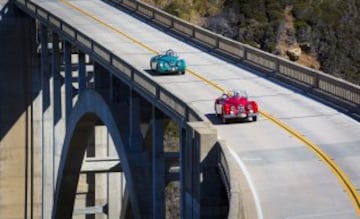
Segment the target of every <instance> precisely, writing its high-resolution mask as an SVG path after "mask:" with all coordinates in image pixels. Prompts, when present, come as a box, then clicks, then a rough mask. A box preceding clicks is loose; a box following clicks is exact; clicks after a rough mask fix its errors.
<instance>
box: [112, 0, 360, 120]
mask: <svg viewBox="0 0 360 219" xmlns="http://www.w3.org/2000/svg"><path fill="white" fill-rule="evenodd" d="M108 1H110V2H112V3H115V4H117V5H120V6H122V7H125V8H127V9H130V10H131V11H133V12H135V13H137V14H139V15H141V16H143V17H145V18H147V19H149V20H152V21H153V22H156V23H158V24H160V25H162V26H164V27H166V28H169V29H171V30H173V31H176V32H177V33H179V34H181V35H183V36H184V37H188V38H191V39H192V40H195V41H196V42H199V43H201V44H203V45H204V46H206V47H208V48H211V49H214V50H217V51H218V52H220V53H222V54H224V55H226V56H231V57H232V58H233V59H234V60H235V61H239V62H246V63H247V64H248V65H250V66H252V67H254V68H256V69H261V70H263V71H262V72H264V73H265V74H268V75H270V76H274V77H277V78H279V79H282V80H286V82H287V83H291V84H292V85H294V86H297V87H298V88H300V89H302V90H304V92H312V94H314V95H316V96H318V97H320V98H323V99H325V100H326V101H327V102H330V103H332V104H335V105H337V106H339V107H340V108H341V109H342V110H343V111H344V112H346V113H348V114H350V115H353V116H354V117H357V118H359V119H360V86H358V85H354V84H352V83H349V82H346V81H344V80H342V79H338V78H335V77H333V76H331V75H329V74H325V73H323V72H321V71H317V70H314V69H311V68H307V67H304V66H301V65H298V64H296V63H294V62H291V61H289V60H286V59H283V58H281V57H278V56H275V55H273V54H270V53H266V52H263V51H261V50H259V49H256V48H254V47H251V46H249V45H246V44H242V43H239V42H236V41H234V40H231V39H229V38H226V37H223V36H221V35H219V34H216V33H213V32H211V31H208V30H206V29H204V28H201V27H199V26H196V25H193V24H191V23H189V22H186V21H184V20H181V19H179V18H177V17H175V16H172V15H170V14H168V13H166V12H164V11H161V10H159V9H157V8H155V7H153V6H151V5H149V4H146V3H144V2H141V1H133V0H108Z"/></svg>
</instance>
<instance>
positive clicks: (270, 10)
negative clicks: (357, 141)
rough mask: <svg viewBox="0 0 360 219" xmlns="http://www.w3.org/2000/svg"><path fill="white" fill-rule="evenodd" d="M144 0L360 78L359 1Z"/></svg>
mask: <svg viewBox="0 0 360 219" xmlns="http://www.w3.org/2000/svg"><path fill="white" fill-rule="evenodd" d="M144 1H145V2H148V3H150V4H153V5H155V6H156V7H159V8H161V9H163V10H165V11H167V12H169V13H171V14H173V15H175V16H178V17H180V18H183V19H185V20H188V21H190V22H192V23H195V24H198V25H200V26H202V27H204V28H207V29H209V30H212V31H214V32H217V33H219V34H222V35H224V36H227V37H230V38H232V39H235V40H237V41H239V42H242V43H246V44H250V45H252V46H254V47H257V48H259V49H262V50H264V51H267V52H270V53H273V54H277V55H279V56H282V57H285V58H289V59H290V60H293V61H295V62H298V63H300V64H303V65H306V66H308V67H311V68H315V69H320V70H322V71H324V72H327V73H329V74H332V75H335V76H337V77H341V78H344V79H346V80H348V81H351V82H353V83H357V84H360V58H359V57H360V37H359V36H360V35H359V34H360V14H359V12H360V1H357V0H342V1H334V0H321V1H313V0H210V1H205V0H144Z"/></svg>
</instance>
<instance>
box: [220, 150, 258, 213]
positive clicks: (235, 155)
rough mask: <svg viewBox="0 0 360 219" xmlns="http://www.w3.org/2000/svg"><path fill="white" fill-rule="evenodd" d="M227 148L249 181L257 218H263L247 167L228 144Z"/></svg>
mask: <svg viewBox="0 0 360 219" xmlns="http://www.w3.org/2000/svg"><path fill="white" fill-rule="evenodd" d="M226 146H227V144H226ZM227 148H228V149H229V151H230V153H231V155H232V156H233V157H234V158H235V160H236V162H237V163H238V165H239V166H240V169H241V170H242V171H243V174H244V176H245V178H246V180H247V182H248V183H249V187H250V190H251V194H252V195H253V198H254V202H255V208H256V213H257V216H258V219H263V218H264V217H263V213H262V210H261V204H260V200H259V195H258V193H257V191H256V189H255V186H254V184H253V182H252V179H251V176H250V173H249V171H248V170H247V168H246V166H245V164H244V163H243V162H242V160H241V159H240V158H239V157H238V156H237V154H236V153H235V151H234V150H233V149H231V148H230V147H229V146H227Z"/></svg>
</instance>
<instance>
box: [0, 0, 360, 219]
mask: <svg viewBox="0 0 360 219" xmlns="http://www.w3.org/2000/svg"><path fill="white" fill-rule="evenodd" d="M1 5H2V7H1V12H0V48H1V51H0V54H1V56H0V71H1V72H0V73H1V76H2V80H1V82H0V88H1V94H0V104H1V108H0V119H1V120H0V121H1V122H0V134H1V141H0V163H1V166H0V218H9V219H10V218H165V216H166V214H168V213H166V212H167V210H166V209H167V206H168V205H169V204H170V203H169V202H166V194H167V193H166V191H165V190H166V188H169V187H171V186H170V185H174V184H173V183H174V182H175V185H178V186H179V192H178V196H179V201H178V205H177V206H178V212H179V214H180V215H179V216H178V217H181V218H186V219H187V218H309V217H310V218H311V217H313V218H314V217H317V218H329V217H337V218H357V217H358V216H359V215H360V203H359V193H358V190H359V187H360V169H359V168H360V167H359V165H358V164H359V162H360V152H359V149H358V147H357V146H358V144H359V143H360V136H359V135H358V133H359V130H360V125H359V123H358V122H357V120H358V119H359V114H360V107H359V106H360V88H359V86H356V85H353V84H350V83H347V82H344V81H342V80H339V79H336V78H333V77H330V76H327V75H325V74H323V73H321V72H317V71H314V70H312V69H307V68H303V67H300V66H297V65H295V64H293V63H291V62H289V61H287V60H282V59H279V58H277V57H275V56H272V55H271V54H266V53H263V52H261V51H259V50H256V49H254V48H251V47H249V46H246V45H242V44H240V43H237V42H233V41H231V40H229V39H226V38H224V37H222V36H219V35H216V34H214V33H210V32H208V31H206V30H203V29H201V28H199V27H196V26H194V25H191V24H188V23H186V22H184V21H182V20H179V19H177V18H175V17H172V16H170V15H168V14H166V13H164V12H162V11H159V10H157V9H155V8H153V7H151V6H149V5H146V4H144V3H141V2H137V1H109V2H102V1H95V0H94V1H66V0H63V1H40V0H39V1H25V0H15V1H9V2H2V3H1ZM169 47H173V48H175V49H176V50H177V51H179V53H180V54H181V55H183V56H185V57H186V56H187V58H186V60H188V61H189V69H188V70H187V73H186V74H185V75H184V76H164V77H162V76H161V77H160V76H156V75H153V74H152V72H151V71H149V66H148V61H149V58H150V57H151V55H153V54H155V53H156V52H158V49H160V48H163V49H166V48H169ZM244 69H245V70H246V71H247V72H246V73H244V71H245V70H244ZM225 71H226V72H225ZM204 72H206V73H204ZM221 72H224V73H221ZM219 73H221V75H220V76H219ZM229 73H230V74H229ZM239 82H240V83H239ZM238 84H241V87H244V88H248V90H250V91H251V90H252V94H251V96H252V97H253V98H258V99H259V102H260V103H261V107H264V108H266V107H267V108H268V109H271V110H272V111H270V112H271V113H268V112H265V111H262V112H261V119H260V121H258V122H257V123H245V124H244V123H240V124H230V125H228V126H224V125H221V124H220V123H219V121H218V119H217V118H216V117H215V116H214V115H213V112H212V110H213V109H212V108H213V100H214V99H215V97H216V96H217V95H218V94H219V92H220V91H221V90H222V89H224V88H228V87H234V86H235V87H236V86H239V85H238ZM284 87H285V88H284ZM262 89H264V90H262ZM269 91H270V92H273V93H270V94H269ZM257 93H258V94H257ZM281 95H284V97H283V99H281V98H280V99H277V98H278V96H281ZM274 100H275V103H276V104H274ZM276 100H277V102H276ZM314 100H316V101H314ZM289 103H294V104H293V105H291V104H289ZM274 105H276V107H274ZM277 108H281V110H279V109H277ZM279 118H282V120H281V119H279ZM284 120H285V122H284ZM304 123H306V125H305V124H304ZM309 123H310V125H309ZM339 124H340V125H339ZM290 126H291V127H290ZM279 127H280V129H281V131H279ZM339 127H341V130H339ZM294 129H296V131H295V130H294ZM297 130H301V131H297ZM317 130H326V131H325V132H324V133H318V131H317ZM169 136H172V137H174V138H173V140H174V142H171V141H168V138H169ZM289 136H290V138H289ZM304 136H305V137H304ZM224 140H225V141H224ZM304 145H305V146H306V147H304ZM270 172H271V173H272V174H270V175H267V174H268V173H270ZM279 179H283V180H279ZM299 181H300V183H299ZM330 201H332V203H335V206H336V207H334V204H332V203H331V204H329V202H330Z"/></svg>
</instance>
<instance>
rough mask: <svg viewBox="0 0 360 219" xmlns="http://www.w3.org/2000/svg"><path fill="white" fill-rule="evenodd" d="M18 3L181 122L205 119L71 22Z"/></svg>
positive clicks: (23, 1)
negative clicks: (77, 28)
mask: <svg viewBox="0 0 360 219" xmlns="http://www.w3.org/2000/svg"><path fill="white" fill-rule="evenodd" d="M15 2H16V4H17V6H18V7H19V8H21V9H22V10H24V11H25V12H27V13H29V14H30V15H31V16H32V17H34V18H37V19H38V20H39V21H40V22H42V23H44V24H46V25H47V26H48V27H49V28H51V29H52V30H53V31H54V32H56V33H58V34H59V35H60V36H62V37H63V38H64V39H66V40H68V41H69V42H71V43H72V44H74V45H76V46H77V47H79V48H80V49H81V50H82V51H83V52H85V53H87V54H89V56H90V57H91V58H93V59H94V60H96V61H97V62H99V63H102V64H103V66H104V67H105V68H107V69H108V70H110V71H111V72H115V75H116V76H118V77H119V78H120V79H121V80H122V81H124V82H125V83H126V84H128V85H129V86H132V87H133V88H134V89H135V90H137V91H139V93H140V94H141V95H143V97H144V98H146V99H147V100H148V101H149V102H151V103H153V104H154V105H155V106H157V107H159V108H161V109H163V110H164V112H165V113H167V114H168V115H169V116H170V117H171V118H173V119H174V120H175V121H176V122H177V123H178V124H185V123H186V122H191V121H201V120H202V119H201V117H200V116H199V114H198V113H197V112H195V111H194V110H193V109H192V108H191V107H189V106H188V105H187V104H186V103H185V102H184V101H182V100H181V99H179V98H178V97H176V96H174V95H173V94H172V93H171V92H169V91H167V90H166V89H165V88H163V87H162V86H160V85H159V84H157V83H156V82H155V81H153V80H152V79H150V78H149V77H146V76H145V74H144V72H142V71H140V70H138V69H136V68H134V67H132V66H131V65H130V64H128V63H127V62H126V61H125V60H123V59H121V58H120V57H118V56H116V55H114V54H113V53H112V52H111V51H109V50H108V49H106V48H105V47H103V46H102V45H101V44H99V43H97V42H96V41H94V40H93V39H91V38H89V37H88V36H86V34H84V33H82V32H80V31H78V30H76V29H75V28H74V27H72V26H71V25H70V24H68V23H66V22H64V21H62V20H61V19H60V18H58V17H57V16H55V15H53V14H51V13H49V12H48V11H47V10H46V9H43V8H41V7H40V6H38V5H36V4H34V3H32V2H31V1H27V0H16V1H15Z"/></svg>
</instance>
